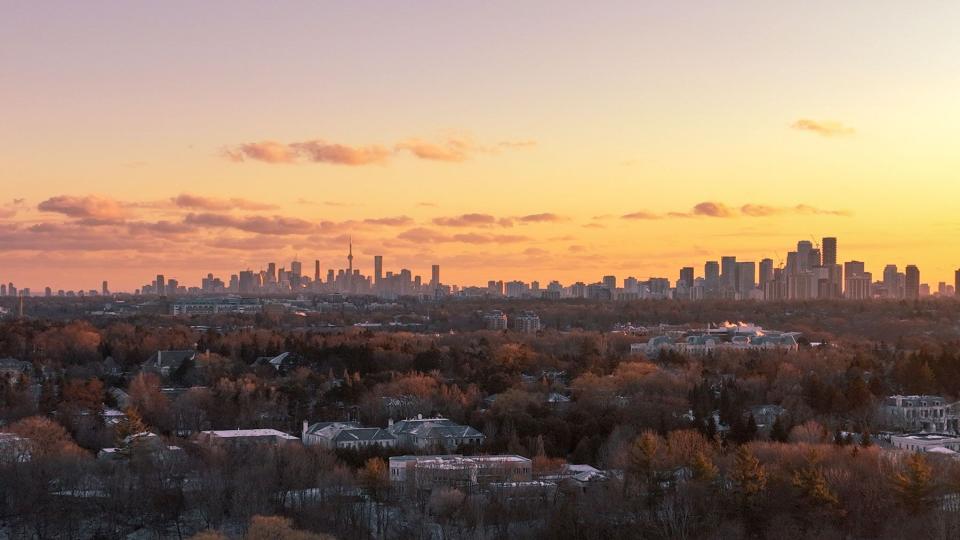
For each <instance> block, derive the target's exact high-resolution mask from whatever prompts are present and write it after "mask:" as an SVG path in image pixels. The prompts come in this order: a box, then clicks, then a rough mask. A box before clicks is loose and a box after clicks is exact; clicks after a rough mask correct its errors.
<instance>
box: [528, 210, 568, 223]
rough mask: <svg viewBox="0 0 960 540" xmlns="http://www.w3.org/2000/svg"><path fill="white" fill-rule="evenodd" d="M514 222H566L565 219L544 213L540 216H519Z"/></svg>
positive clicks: (550, 213)
mask: <svg viewBox="0 0 960 540" xmlns="http://www.w3.org/2000/svg"><path fill="white" fill-rule="evenodd" d="M516 220H517V221H519V222H521V223H556V222H559V221H567V218H565V217H563V216H560V215H557V214H554V213H552V212H544V213H542V214H529V215H526V216H520V217H518V218H516Z"/></svg>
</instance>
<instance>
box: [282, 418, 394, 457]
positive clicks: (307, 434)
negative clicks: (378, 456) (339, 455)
mask: <svg viewBox="0 0 960 540" xmlns="http://www.w3.org/2000/svg"><path fill="white" fill-rule="evenodd" d="M301 440H303V444H305V445H307V446H322V447H324V448H329V449H331V450H332V449H336V448H349V449H354V450H356V449H360V448H368V447H371V446H381V447H383V448H393V447H395V446H397V437H396V436H395V435H393V434H392V433H390V432H389V431H387V430H386V429H383V428H378V427H363V426H361V425H360V423H359V422H317V423H315V424H312V425H310V424H308V423H307V421H306V420H304V421H303V433H302V435H301Z"/></svg>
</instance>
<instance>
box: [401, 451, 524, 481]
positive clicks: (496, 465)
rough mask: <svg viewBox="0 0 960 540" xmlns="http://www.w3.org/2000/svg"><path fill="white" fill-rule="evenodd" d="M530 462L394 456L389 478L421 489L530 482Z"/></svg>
mask: <svg viewBox="0 0 960 540" xmlns="http://www.w3.org/2000/svg"><path fill="white" fill-rule="evenodd" d="M532 475H533V463H532V462H531V461H530V459H528V458H525V457H523V456H517V455H496V456H463V455H459V454H452V455H437V456H394V457H391V458H390V481H391V482H392V483H394V484H395V485H400V486H402V485H404V484H407V485H409V484H413V485H414V486H416V487H417V488H420V489H430V488H433V487H436V486H449V487H465V488H470V487H473V486H487V485H490V484H492V483H497V482H529V481H531V480H532Z"/></svg>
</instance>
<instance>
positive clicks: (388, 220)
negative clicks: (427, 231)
mask: <svg viewBox="0 0 960 540" xmlns="http://www.w3.org/2000/svg"><path fill="white" fill-rule="evenodd" d="M363 222H364V223H366V224H368V225H390V226H400V225H410V224H411V223H413V218H411V217H409V216H394V217H382V218H367V219H364V220H363Z"/></svg>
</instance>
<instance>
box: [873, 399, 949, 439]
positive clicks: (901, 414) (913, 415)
mask: <svg viewBox="0 0 960 540" xmlns="http://www.w3.org/2000/svg"><path fill="white" fill-rule="evenodd" d="M955 405H956V404H950V403H947V400H946V399H944V398H943V396H931V395H912V396H903V395H899V394H898V395H894V396H890V397H888V398H887V399H885V400H884V402H883V405H882V406H881V413H882V414H883V420H884V422H885V423H886V424H887V425H888V426H890V427H893V428H897V429H901V430H904V431H929V432H941V433H942V432H953V433H957V432H958V429H957V428H958V425H957V421H958V418H960V415H958V414H957V412H956V407H955Z"/></svg>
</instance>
